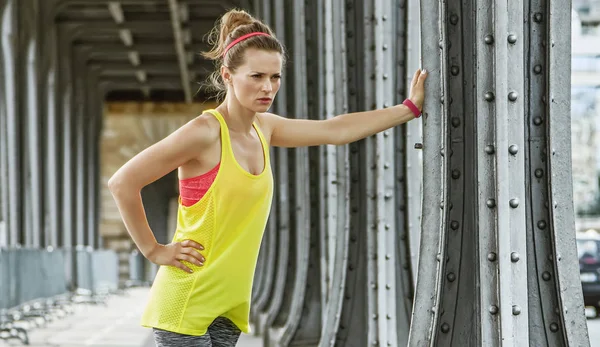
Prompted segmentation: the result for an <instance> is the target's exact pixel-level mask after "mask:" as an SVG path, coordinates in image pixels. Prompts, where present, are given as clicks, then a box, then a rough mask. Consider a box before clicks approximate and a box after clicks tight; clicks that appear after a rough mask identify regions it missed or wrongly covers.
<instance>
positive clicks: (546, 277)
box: [542, 271, 552, 281]
mask: <svg viewBox="0 0 600 347" xmlns="http://www.w3.org/2000/svg"><path fill="white" fill-rule="evenodd" d="M550 277H552V276H550V273H549V272H548V271H544V273H543V274H542V279H543V280H544V281H550Z"/></svg>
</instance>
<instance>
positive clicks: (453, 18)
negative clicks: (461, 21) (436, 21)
mask: <svg viewBox="0 0 600 347" xmlns="http://www.w3.org/2000/svg"><path fill="white" fill-rule="evenodd" d="M450 23H452V24H453V25H456V24H457V23H458V15H457V14H453V15H451V16H450Z"/></svg>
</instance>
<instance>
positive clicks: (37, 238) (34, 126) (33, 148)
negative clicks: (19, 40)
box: [19, 1, 46, 248]
mask: <svg viewBox="0 0 600 347" xmlns="http://www.w3.org/2000/svg"><path fill="white" fill-rule="evenodd" d="M19 5H20V11H19V12H20V16H22V17H21V18H22V20H21V22H20V27H21V29H23V30H24V31H25V33H26V36H25V38H26V39H25V40H24V41H23V45H24V46H23V52H26V53H25V55H24V57H25V61H26V66H23V71H24V72H25V74H24V76H26V78H25V79H24V80H25V83H24V84H23V89H22V91H23V96H24V98H23V105H24V107H23V109H24V110H26V111H25V113H26V117H24V118H25V123H26V127H25V128H26V134H25V139H26V140H25V141H24V144H25V145H26V147H25V148H26V158H27V162H26V163H25V167H26V169H25V170H24V174H25V176H24V183H25V188H26V193H27V194H26V202H25V206H26V210H27V213H25V220H26V221H27V223H25V226H26V227H25V228H26V230H25V233H26V235H28V237H27V239H28V241H27V242H26V243H27V244H29V245H30V246H33V247H36V248H37V247H40V246H42V245H43V243H44V232H43V230H44V190H43V174H44V173H45V172H46V170H45V168H44V165H43V164H44V161H43V160H42V157H43V154H42V152H43V149H42V143H43V142H44V141H45V136H44V135H45V134H44V133H43V132H42V129H43V127H44V117H43V113H42V109H41V107H40V106H41V102H40V100H41V98H40V90H39V86H40V85H42V84H41V83H40V67H41V63H40V61H41V40H42V39H41V38H40V37H39V35H38V30H37V28H38V25H39V23H40V20H39V15H40V12H39V8H38V2H37V1H24V2H20V4H19Z"/></svg>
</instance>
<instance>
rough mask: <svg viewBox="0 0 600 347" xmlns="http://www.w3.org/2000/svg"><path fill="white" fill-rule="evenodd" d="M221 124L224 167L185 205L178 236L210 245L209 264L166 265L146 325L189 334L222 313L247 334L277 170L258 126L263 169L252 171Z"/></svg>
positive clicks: (157, 279)
mask: <svg viewBox="0 0 600 347" xmlns="http://www.w3.org/2000/svg"><path fill="white" fill-rule="evenodd" d="M207 111H208V112H210V113H212V114H213V115H214V116H215V117H216V118H217V119H218V120H219V123H220V124H221V165H220V168H219V171H218V173H217V176H216V177H215V179H214V181H213V183H212V185H211V186H210V188H209V189H208V190H207V192H206V193H205V194H204V196H203V197H202V198H201V199H200V201H198V202H197V203H195V204H194V205H191V206H188V207H186V206H183V205H182V204H181V202H180V203H179V208H178V217H177V229H176V232H175V236H174V237H173V242H179V241H183V240H186V239H192V240H195V241H197V242H199V243H200V244H202V245H203V246H204V251H202V254H203V255H204V257H205V259H206V260H205V263H204V266H201V267H199V266H196V265H193V264H190V263H188V262H185V265H186V266H188V267H190V268H191V269H192V270H193V271H194V272H193V273H185V272H184V271H183V270H180V269H178V268H175V267H171V266H161V267H160V268H159V270H158V272H157V274H156V277H155V279H154V283H153V285H152V288H151V290H150V297H149V302H148V305H147V306H146V309H145V311H144V313H143V315H142V319H141V325H142V326H145V327H153V328H158V329H162V330H167V331H173V332H177V333H180V334H186V335H204V334H205V333H206V331H207V329H208V326H209V325H210V324H211V323H212V321H213V320H214V319H215V318H217V317H219V316H223V317H226V318H228V319H230V320H231V321H232V322H233V323H234V324H235V325H237V326H238V328H240V330H242V331H243V332H245V333H248V332H249V330H250V327H249V313H250V300H251V294H252V282H253V280H254V269H255V267H256V262H257V258H258V251H259V248H260V244H261V241H262V237H263V233H264V230H265V226H266V223H267V218H268V216H269V211H270V208H271V201H272V196H273V175H272V172H271V165H270V160H269V148H268V144H267V142H266V141H265V139H264V136H263V134H262V133H261V131H260V129H259V128H258V126H257V125H256V124H253V126H254V129H255V130H256V133H257V134H258V137H259V138H260V142H261V144H262V148H263V154H264V159H265V165H264V170H263V172H262V173H260V174H258V175H253V174H251V173H249V172H247V171H246V170H245V169H243V168H242V167H241V166H240V165H239V164H238V162H237V161H236V160H235V157H234V154H233V149H232V147H231V140H230V137H229V130H228V128H227V124H226V123H225V120H224V119H223V116H222V115H221V114H220V113H219V112H217V111H216V110H207Z"/></svg>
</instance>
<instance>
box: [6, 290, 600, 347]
mask: <svg viewBox="0 0 600 347" xmlns="http://www.w3.org/2000/svg"><path fill="white" fill-rule="evenodd" d="M147 297H148V289H147V288H133V289H130V290H128V291H127V293H126V294H125V295H119V296H113V297H111V298H110V299H109V300H108V302H107V306H104V305H80V306H77V308H76V312H75V313H74V314H73V315H71V316H68V317H67V318H63V319H60V320H57V321H55V322H51V323H50V324H48V326H46V327H44V328H38V329H36V330H33V331H32V332H31V334H30V336H29V338H30V346H31V347H85V346H92V347H155V346H154V342H153V340H152V337H151V332H150V330H149V329H146V328H142V327H140V325H139V319H140V315H141V313H142V310H143V308H144V306H145V303H146V300H147ZM588 314H589V315H590V316H591V315H592V314H593V312H591V311H588ZM588 329H589V334H590V341H591V347H600V318H597V319H588ZM4 346H23V345H22V343H21V342H20V341H18V340H9V341H3V340H0V347H4ZM237 347H262V341H261V339H260V338H259V337H255V336H250V335H242V337H241V338H240V340H239V342H238V345H237Z"/></svg>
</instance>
